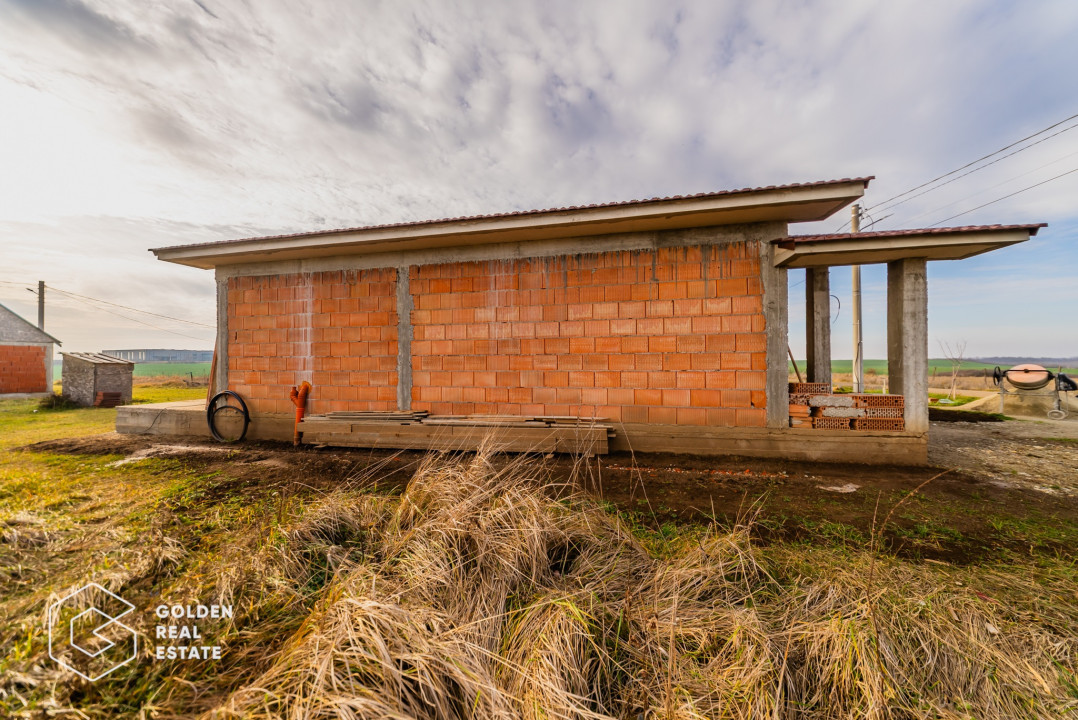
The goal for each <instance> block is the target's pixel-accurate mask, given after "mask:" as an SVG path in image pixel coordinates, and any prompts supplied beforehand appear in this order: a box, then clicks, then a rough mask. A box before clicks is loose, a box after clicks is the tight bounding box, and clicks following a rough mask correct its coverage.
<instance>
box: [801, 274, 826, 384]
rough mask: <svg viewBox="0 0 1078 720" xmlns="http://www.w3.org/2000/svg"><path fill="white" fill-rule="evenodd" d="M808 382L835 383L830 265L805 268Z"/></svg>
mask: <svg viewBox="0 0 1078 720" xmlns="http://www.w3.org/2000/svg"><path fill="white" fill-rule="evenodd" d="M805 340H806V345H807V347H806V357H808V372H807V377H806V378H805V380H806V382H813V383H827V384H828V385H830V384H831V276H830V270H829V269H828V268H826V267H821V268H808V269H807V270H805Z"/></svg>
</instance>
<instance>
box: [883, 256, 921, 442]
mask: <svg viewBox="0 0 1078 720" xmlns="http://www.w3.org/2000/svg"><path fill="white" fill-rule="evenodd" d="M926 265H927V263H926V261H925V259H924V258H910V259H905V260H895V261H893V262H889V263H887V374H888V378H889V380H888V382H889V384H890V387H891V392H892V393H896V394H899V395H904V396H905V398H906V413H905V417H906V430H907V431H909V432H917V433H924V432H927V431H928V273H927V267H926Z"/></svg>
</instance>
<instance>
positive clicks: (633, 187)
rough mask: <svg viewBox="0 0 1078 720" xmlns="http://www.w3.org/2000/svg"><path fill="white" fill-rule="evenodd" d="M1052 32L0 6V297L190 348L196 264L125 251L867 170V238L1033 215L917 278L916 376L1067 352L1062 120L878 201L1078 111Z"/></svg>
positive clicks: (799, 291) (794, 18)
mask: <svg viewBox="0 0 1078 720" xmlns="http://www.w3.org/2000/svg"><path fill="white" fill-rule="evenodd" d="M1076 37H1078V3H1075V2H1073V0H1059V1H1058V2H1046V1H1038V0H1031V1H1030V2H1022V3H1015V2H988V1H986V0H977V1H970V2H961V1H954V2H947V3H940V2H932V1H926V2H893V1H892V2H870V1H865V2H848V1H843V0H835V1H833V2H810V1H806V0H802V1H797V2H795V1H789V2H782V1H780V0H774V1H773V2H772V1H767V0H757V1H754V2H748V1H746V2H734V1H732V0H730V1H726V2H714V0H708V1H702V2H627V1H625V0H622V1H619V2H589V1H587V0H585V1H583V2H582V1H581V0H574V1H572V2H558V1H550V0H546V1H544V2H534V3H525V2H472V3H450V2H431V3H422V2H404V1H397V2H358V1H354V2H347V1H346V0H319V1H317V2H299V1H297V0H289V1H288V2H284V1H283V0H282V1H279V2H278V1H275V0H258V1H257V2H254V1H248V0H227V1H226V0H171V1H168V2H165V1H162V0H158V1H154V2H150V1H147V0H139V1H134V0H130V1H128V2H123V1H122V0H0V53H2V54H0V58H2V61H0V110H2V112H0V167H3V170H4V172H2V173H0V303H4V304H6V305H8V306H9V307H11V308H12V309H14V310H16V311H18V312H21V313H23V314H24V315H26V316H28V317H31V318H33V317H36V310H35V308H34V303H35V299H34V297H33V296H32V295H31V294H30V293H28V292H27V291H26V289H25V288H26V287H30V286H31V285H33V284H34V283H36V281H37V280H44V281H46V283H48V284H49V285H50V286H52V287H54V288H56V290H55V291H52V292H50V293H49V294H48V300H49V307H48V320H47V329H48V330H49V331H50V332H52V333H54V334H56V335H57V336H59V337H60V339H61V340H63V341H64V349H67V350H100V349H104V348H113V347H181V348H183V347H186V348H210V347H212V336H213V331H212V329H210V328H209V327H206V326H208V325H212V324H213V322H214V310H213V302H214V300H213V278H212V273H211V272H209V271H200V270H195V269H192V268H185V267H180V266H173V265H170V264H166V263H161V262H158V261H156V260H155V259H153V256H152V255H151V254H150V253H148V252H147V248H150V247H158V246H162V245H175V244H182V243H187V242H201V241H208V240H219V239H227V238H234V237H243V236H250V235H261V234H276V233H282V232H297V231H310V230H317V229H320V228H332V227H341V226H355V225H361V224H368V223H378V222H395V221H406V220H421V219H427V218H432V217H445V216H455V215H464V214H476V213H488V212H501V211H509V210H517V209H528V208H536V207H550V206H558V205H566V204H581V203H591V202H604V201H613V200H627V199H633V198H643V197H652V196H662V195H669V194H679V193H694V192H702V191H711V190H718V189H725V188H740V187H749V186H759V185H768V184H778V183H790V182H801V181H811V180H821V179H832V178H840V177H847V176H860V175H876V177H877V180H875V181H874V182H873V183H872V185H871V186H870V188H869V192H868V194H867V196H866V199H865V202H866V205H867V206H869V211H870V218H871V219H873V220H876V221H877V224H876V225H875V226H874V229H894V228H900V227H927V226H932V225H940V224H943V225H962V224H974V223H1024V222H1048V223H1050V227H1049V228H1047V229H1046V230H1043V231H1042V232H1041V235H1040V236H1039V237H1038V238H1037V239H1035V240H1034V241H1033V242H1031V243H1029V244H1027V245H1025V246H1020V247H1015V248H1010V249H1006V250H1002V251H999V252H996V253H992V254H990V255H986V256H982V257H980V258H976V259H971V260H966V261H961V262H953V263H935V264H933V265H932V266H931V269H930V326H929V331H930V344H931V348H930V350H931V352H930V354H936V355H938V354H939V353H938V352H937V350H938V343H940V342H943V341H949V342H954V341H958V340H966V341H968V354H969V355H973V356H977V355H980V356H985V355H1014V354H1025V355H1052V356H1078V328H1076V327H1075V324H1074V317H1075V313H1074V308H1075V307H1078V243H1076V238H1078V200H1076V199H1078V172H1073V173H1072V174H1069V175H1066V174H1064V173H1068V172H1069V171H1072V170H1078V129H1075V130H1074V131H1068V130H1069V128H1070V127H1071V126H1073V125H1076V124H1078V118H1075V119H1072V120H1070V121H1068V122H1064V123H1063V124H1062V125H1058V126H1056V127H1055V128H1054V129H1052V130H1049V131H1047V132H1044V133H1041V134H1039V135H1036V136H1035V137H1033V138H1032V139H1030V140H1027V141H1025V142H1023V143H1020V144H1019V145H1016V146H1015V147H1013V148H1011V149H1010V150H1008V151H1007V152H1006V153H1001V154H1000V155H995V156H993V157H992V158H991V159H990V160H998V162H995V163H994V164H991V165H989V166H987V167H984V169H983V170H977V171H976V172H973V173H971V174H969V175H968V176H965V177H958V176H959V175H961V174H962V173H957V174H955V175H951V176H949V177H948V178H947V179H948V180H951V179H954V181H953V182H950V183H948V184H946V185H943V186H940V187H936V186H932V187H930V188H929V192H926V193H924V194H922V195H918V196H916V197H911V196H910V195H907V196H903V198H901V199H907V200H908V201H907V202H904V203H902V204H897V205H896V204H894V202H892V203H885V202H884V201H886V200H888V199H889V198H891V197H892V196H894V195H896V194H898V193H901V192H903V191H906V190H909V189H910V188H913V187H915V186H917V185H920V184H921V183H924V182H926V181H929V180H932V179H933V178H936V177H937V176H940V175H943V174H945V173H947V172H950V171H952V170H955V169H956V168H959V167H961V166H963V165H965V164H967V163H969V162H971V161H974V160H977V159H978V158H981V157H982V156H984V155H988V154H989V153H992V152H993V151H996V150H998V149H1000V148H1003V147H1004V146H1007V145H1009V144H1011V143H1013V142H1015V141H1019V140H1021V139H1023V138H1025V137H1027V136H1029V135H1033V134H1034V133H1038V132H1039V131H1042V130H1044V129H1045V128H1047V127H1049V126H1051V125H1053V124H1055V123H1058V122H1060V121H1062V120H1066V119H1067V118H1070V117H1071V116H1073V115H1075V114H1076V113H1078V72H1075V71H1074V68H1075V67H1078V43H1075V38H1076ZM1053 135H1054V136H1053ZM1033 143H1037V144H1035V145H1034V144H1033ZM1015 151H1017V152H1015ZM1011 152H1014V154H1013V155H1011V156H1010V157H1003V156H1004V155H1006V154H1007V153H1011ZM984 164H985V163H981V164H980V165H975V166H973V168H970V169H975V168H979V167H980V166H981V165H984ZM964 172H966V171H963V173H964ZM1061 175H1062V177H1057V176H1061ZM955 178H957V179H955ZM1053 178H1054V179H1053ZM1042 182H1043V183H1044V184H1043V185H1040V184H1039V183H1042ZM1034 185H1037V187H1031V186H1034ZM1025 188H1030V189H1028V190H1026V189H1025ZM1018 191H1021V192H1018ZM1015 192H1017V193H1018V194H1015V195H1014V196H1013V197H1009V198H1006V199H1003V200H1000V201H998V202H992V201H995V200H997V199H999V198H1003V197H1004V196H1007V195H1009V194H1011V193H1015ZM986 203H990V204H988V205H987V206H986V207H983V208H980V209H974V208H977V207H978V206H980V205H985V204H986ZM872 206H876V207H872ZM968 210H973V211H972V212H966V211H968ZM952 216H957V217H953V218H952ZM845 219H846V215H845V214H843V216H842V217H839V218H835V219H833V220H831V221H828V222H827V223H820V224H817V225H815V226H793V227H792V228H791V230H792V231H793V232H797V233H802V232H829V231H833V230H836V229H838V228H839V226H841V224H842V222H843V221H844V220H845ZM833 275H834V280H833V289H834V292H835V294H836V296H837V300H836V302H835V304H834V306H833V310H834V318H835V325H834V327H835V336H834V345H835V349H834V356H835V357H836V358H844V357H845V358H848V357H849V356H850V351H849V350H848V346H849V337H850V333H849V329H848V326H849V313H848V308H849V302H848V300H849V298H848V292H849V281H848V275H849V272H848V270H846V269H844V268H841V269H837V270H835V271H834V273H833ZM883 278H884V275H883V272H882V270H881V268H879V267H868V268H866V269H865V280H864V283H865V319H866V332H865V335H866V355H867V356H868V357H883V356H884V355H885V329H884V324H885V313H884V307H883V299H884V283H883ZM790 285H791V297H792V298H794V299H800V298H802V297H803V292H804V290H803V273H800V272H798V271H794V272H791V276H790ZM62 291H63V292H68V293H74V294H76V295H80V296H85V297H89V298H95V299H99V300H105V301H108V302H111V303H116V304H118V305H121V306H132V307H137V308H139V309H141V310H145V311H150V312H155V313H158V314H160V315H168V316H172V317H178V318H181V319H186V320H189V321H191V323H188V324H183V323H178V322H174V321H172V320H167V319H164V318H159V317H155V316H152V315H145V314H138V313H135V312H132V311H130V310H125V309H123V308H121V307H116V306H115V305H101V304H96V303H94V302H92V301H90V300H86V299H82V298H78V297H73V296H71V295H64V294H63V293H62ZM840 302H841V307H840ZM106 310H108V311H111V312H106ZM802 312H803V310H802V309H801V307H800V306H799V305H798V304H797V303H796V302H795V303H793V304H792V307H791V341H792V343H793V346H794V349H795V350H794V351H795V353H798V354H802V353H803V350H799V348H801V347H802V344H803V340H802V338H803V320H802V317H801V315H802ZM121 316H123V317H121ZM128 318H135V319H138V320H140V321H142V322H143V323H149V325H153V326H157V327H158V328H162V329H155V328H153V327H149V326H147V325H145V324H141V325H140V324H137V323H135V322H134V321H133V320H131V319H128ZM165 330H168V331H171V332H166V331H165Z"/></svg>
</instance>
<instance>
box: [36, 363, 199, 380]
mask: <svg viewBox="0 0 1078 720" xmlns="http://www.w3.org/2000/svg"><path fill="white" fill-rule="evenodd" d="M61 367H62V365H61V363H55V364H54V368H53V375H54V376H55V377H60V371H61ZM187 373H194V375H195V377H207V376H208V375H209V374H210V363H135V369H134V371H133V374H134V376H135V377H172V376H173V375H182V376H183V377H187Z"/></svg>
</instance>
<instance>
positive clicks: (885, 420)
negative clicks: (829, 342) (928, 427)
mask: <svg viewBox="0 0 1078 720" xmlns="http://www.w3.org/2000/svg"><path fill="white" fill-rule="evenodd" d="M904 407H905V400H904V398H903V397H902V396H901V395H874V394H850V393H844V394H835V393H833V392H832V391H831V387H830V386H829V385H828V384H827V383H790V426H791V427H812V428H814V429H817V430H904V429H905V427H906V424H905V420H904V419H903V412H904Z"/></svg>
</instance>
